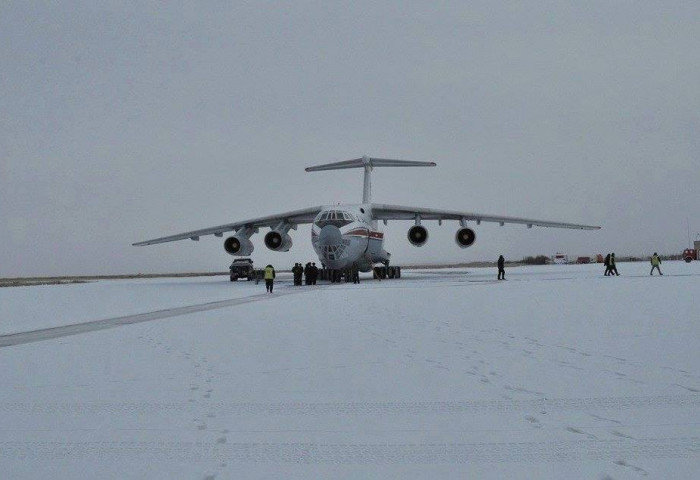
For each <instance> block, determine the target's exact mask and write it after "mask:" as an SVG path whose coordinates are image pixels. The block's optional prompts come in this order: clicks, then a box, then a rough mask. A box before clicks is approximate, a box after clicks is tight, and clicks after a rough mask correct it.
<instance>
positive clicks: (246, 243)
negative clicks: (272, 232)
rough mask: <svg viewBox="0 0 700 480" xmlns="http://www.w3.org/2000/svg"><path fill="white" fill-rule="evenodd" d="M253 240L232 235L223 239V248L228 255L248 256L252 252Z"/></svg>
mask: <svg viewBox="0 0 700 480" xmlns="http://www.w3.org/2000/svg"><path fill="white" fill-rule="evenodd" d="M254 248H255V247H254V246H253V242H251V241H250V239H249V238H246V237H242V236H239V235H234V236H233V237H228V238H227V239H226V240H224V250H226V252H227V253H229V254H230V255H241V256H248V255H250V254H251V253H253V249H254Z"/></svg>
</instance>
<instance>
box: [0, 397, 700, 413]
mask: <svg viewBox="0 0 700 480" xmlns="http://www.w3.org/2000/svg"><path fill="white" fill-rule="evenodd" d="M698 407H700V395H657V396H627V397H579V398H576V397H573V398H546V399H536V400H473V401H466V400H465V401H425V402H421V401H415V402H414V401H395V402H282V403H260V402H249V403H237V402H208V408H210V409H215V410H216V411H217V412H218V413H220V414H224V413H226V414H228V415H239V416H245V415H254V416H259V415H279V416H290V415H299V416H323V415H331V416H339V415H347V416H351V415H352V416H354V415H363V416H364V415H380V416H384V415H405V414H409V415H411V414H413V415H457V414H459V415H463V414H473V415H479V414H483V413H489V412H497V413H500V412H530V411H532V410H537V411H540V410H544V411H547V412H568V411H587V410H594V411H600V410H629V409H667V408H671V409H677V408H690V409H696V408H698ZM194 408H195V407H194V406H193V405H192V402H155V403H154V402H138V403H109V402H104V403H103V402H99V403H98V402H71V403H50V402H47V403H43V402H42V403H38V402H34V403H24V402H5V403H0V412H10V413H13V414H15V415H19V414H26V415H40V414H50V415H56V414H61V415H105V414H119V415H123V414H129V413H131V414H134V415H144V414H146V415H150V414H154V415H155V414H167V413H168V412H188V411H192V410H193V409H194Z"/></svg>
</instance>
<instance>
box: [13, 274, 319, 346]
mask: <svg viewBox="0 0 700 480" xmlns="http://www.w3.org/2000/svg"><path fill="white" fill-rule="evenodd" d="M322 288H327V287H326V286H321V287H319V288H317V289H314V290H310V289H305V290H302V289H299V290H297V289H292V288H290V289H288V290H282V291H281V292H275V293H273V294H267V293H261V294H259V295H254V296H251V297H243V298H233V299H230V300H221V301H218V302H208V303H201V304H196V305H188V306H185V307H176V308H166V309H164V310H156V311H153V312H147V313H139V314H136V315H126V316H123V317H114V318H106V319H103V320H93V321H89V322H82V323H74V324H70V325H62V326H60V327H51V328H42V329H39V330H30V331H27V332H19V333H11V334H8V335H0V348H4V347H10V346H13V345H22V344H25V343H33V342H41V341H44V340H52V339H54V338H61V337H68V336H72V335H80V334H82V333H88V332H95V331H98V330H106V329H108V328H116V327H121V326H123V325H133V324H135V323H143V322H150V321H153V320H162V319H164V318H171V317H179V316H182V315H189V314H191V313H197V312H206V311H209V310H218V309H221V308H228V307H233V306H236V305H242V304H245V303H251V302H260V301H263V300H273V299H275V298H279V297H281V296H286V295H294V294H298V293H304V292H311V291H318V290H319V289H322Z"/></svg>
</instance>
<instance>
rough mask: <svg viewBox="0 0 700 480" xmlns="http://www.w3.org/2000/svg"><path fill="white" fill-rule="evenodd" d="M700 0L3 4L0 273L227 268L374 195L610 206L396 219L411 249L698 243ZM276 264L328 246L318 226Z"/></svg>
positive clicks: (404, 200) (449, 252)
mask: <svg viewBox="0 0 700 480" xmlns="http://www.w3.org/2000/svg"><path fill="white" fill-rule="evenodd" d="M698 52H700V2H697V1H696V0H692V1H610V0H606V1H586V2H580V1H571V2H563V1H537V2H521V1H513V2H504V1H494V0H488V1H483V2H464V1H456V2H413V3H410V2H402V1H397V2H378V1H370V2H359V1H358V2H326V1H322V2H284V3H276V2H249V3H246V4H243V3H242V2H224V1H219V2H215V1H211V2H133V3H130V2H122V1H119V2H117V1H114V2H102V1H94V0H90V1H86V2H24V1H18V2H8V1H5V2H2V3H1V4H0V239H1V242H2V247H1V248H0V277H8V276H28V275H69V274H109V273H132V272H142V273H147V272H183V271H214V270H225V269H226V268H227V266H228V264H229V263H230V260H231V257H230V256H229V255H228V254H226V253H225V252H224V250H223V246H222V243H223V242H222V239H219V238H216V237H213V236H210V237H203V238H202V240H201V241H199V242H192V241H189V240H186V241H180V242H174V243H170V244H163V245H155V246H149V247H133V246H131V244H132V243H133V242H136V241H141V240H146V239H150V238H154V237H160V236H165V235H170V234H175V233H180V232H183V231H187V230H192V229H198V228H204V227H209V226H213V225H219V224H222V223H228V222H233V221H239V220H244V219H248V218H253V217H257V216H263V215H270V214H274V213H279V212H283V211H287V210H293V209H298V208H305V207H309V206H314V205H319V204H330V203H334V202H351V203H357V202H359V201H360V200H361V198H362V171H361V170H341V171H332V172H318V173H306V172H304V167H307V166H310V165H315V164H320V163H327V162H332V161H339V160H346V159H350V158H357V157H360V156H362V155H363V154H367V155H370V156H377V157H385V158H402V159H408V160H420V161H435V162H437V164H438V166H437V167H436V168H431V169H418V168H415V169H376V170H375V171H374V173H373V197H374V198H373V200H375V201H377V202H382V203H395V204H403V205H413V206H422V207H435V208H447V209H455V210H465V211H474V212H483V213H491V214H496V215H511V216H526V217H534V218H540V219H544V220H561V221H568V222H576V223H587V224H595V225H601V226H602V227H603V229H602V230H600V231H597V232H581V231H569V230H559V229H545V228H532V229H527V228H525V227H524V226H518V225H511V226H505V227H499V226H498V225H495V226H494V225H487V224H482V225H481V226H479V227H477V228H476V230H477V243H476V245H475V246H473V247H472V248H469V249H465V250H462V249H459V248H458V247H457V246H456V245H455V244H454V239H453V237H454V233H455V231H456V229H457V225H456V223H455V222H445V223H443V225H442V226H441V227H438V226H437V223H434V222H426V223H425V224H426V225H427V226H428V228H429V232H430V239H429V241H428V243H427V244H426V245H425V246H423V247H422V248H416V247H412V246H411V245H410V244H409V243H408V241H407V240H406V231H407V229H408V227H409V226H410V223H408V222H390V223H389V226H388V227H386V232H387V236H386V237H387V241H386V249H387V250H388V251H390V252H391V253H392V254H393V257H392V260H393V262H394V263H395V264H402V263H403V264H405V263H418V262H421V263H425V262H444V261H452V262H465V261H474V260H482V259H487V260H493V259H495V258H496V257H497V256H498V255H499V254H501V253H503V254H504V255H505V256H506V258H508V259H518V258H522V257H523V256H525V255H536V254H546V255H552V254H554V253H555V252H558V251H561V252H565V253H568V254H571V255H591V254H594V253H598V252H601V253H605V252H608V251H615V252H616V253H618V255H624V254H639V255H642V254H651V253H652V252H654V251H658V252H659V253H675V252H680V251H681V250H682V249H683V248H685V247H686V245H687V244H688V231H687V227H686V218H687V220H688V222H689V224H690V236H691V239H692V238H694V237H695V235H696V234H697V233H700V189H699V188H698V184H699V183H700V61H698V58H699V57H698ZM292 236H293V239H294V247H293V248H292V250H291V251H290V252H288V253H272V252H270V251H269V250H267V249H266V248H265V246H264V245H263V242H262V235H257V236H255V237H253V242H254V244H255V246H256V250H255V252H254V253H253V259H254V260H255V261H256V263H258V264H266V263H268V262H272V263H273V264H275V265H276V266H278V267H280V268H283V267H288V266H290V265H292V264H293V263H294V262H297V261H299V262H306V261H310V260H317V259H316V258H315V256H314V254H313V250H312V248H311V245H310V243H311V242H310V227H309V226H300V227H299V229H298V231H296V232H292Z"/></svg>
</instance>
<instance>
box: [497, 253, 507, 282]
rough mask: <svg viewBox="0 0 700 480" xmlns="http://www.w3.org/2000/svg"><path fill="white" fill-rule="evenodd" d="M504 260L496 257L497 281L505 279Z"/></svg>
mask: <svg viewBox="0 0 700 480" xmlns="http://www.w3.org/2000/svg"><path fill="white" fill-rule="evenodd" d="M505 265H506V259H505V258H503V255H501V256H500V257H498V279H499V280H505V279H506V269H505Z"/></svg>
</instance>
